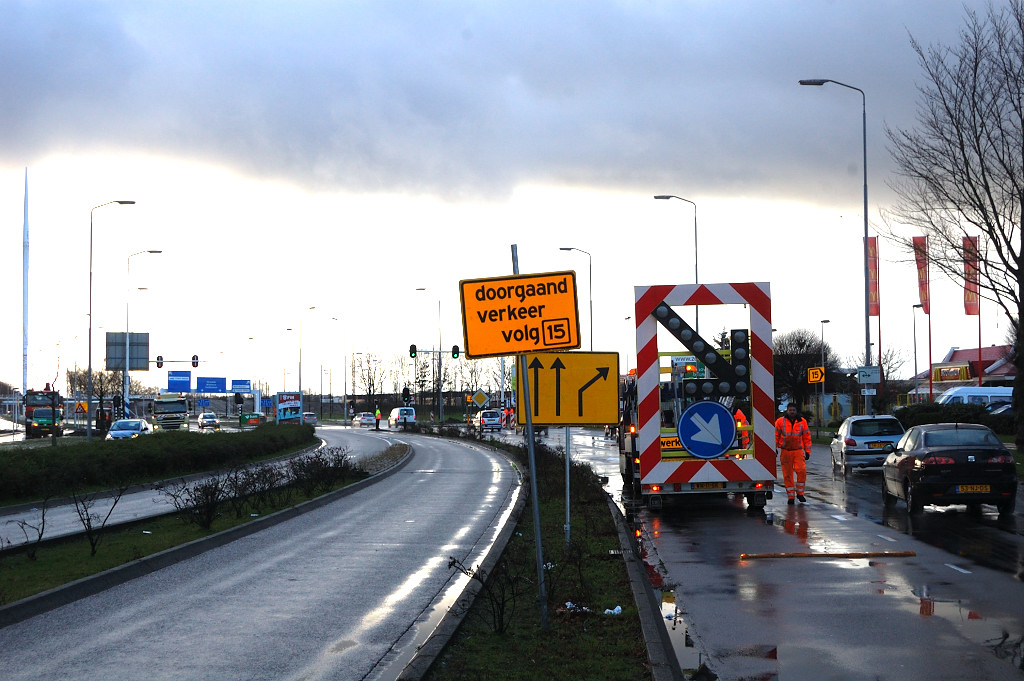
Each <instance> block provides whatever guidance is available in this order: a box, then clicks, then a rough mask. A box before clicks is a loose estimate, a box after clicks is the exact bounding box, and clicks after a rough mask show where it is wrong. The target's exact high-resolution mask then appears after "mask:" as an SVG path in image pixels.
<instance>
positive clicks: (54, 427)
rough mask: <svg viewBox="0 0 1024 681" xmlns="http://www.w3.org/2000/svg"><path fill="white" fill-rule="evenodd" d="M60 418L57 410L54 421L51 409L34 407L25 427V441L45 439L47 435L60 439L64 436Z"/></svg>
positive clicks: (60, 415) (60, 414)
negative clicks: (38, 438)
mask: <svg viewBox="0 0 1024 681" xmlns="http://www.w3.org/2000/svg"><path fill="white" fill-rule="evenodd" d="M62 416H63V414H62V413H61V410H60V409H58V410H57V418H56V419H54V417H53V409H51V408H50V407H36V408H35V409H33V410H32V415H31V417H30V418H29V420H28V424H27V425H26V427H25V437H26V439H31V438H34V437H46V436H47V435H56V436H57V437H60V436H61V435H63V434H64V424H63V421H62Z"/></svg>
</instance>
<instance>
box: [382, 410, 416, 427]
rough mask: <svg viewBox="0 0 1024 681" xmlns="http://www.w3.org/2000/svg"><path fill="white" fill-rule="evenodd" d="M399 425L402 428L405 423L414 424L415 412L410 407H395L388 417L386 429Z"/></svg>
mask: <svg viewBox="0 0 1024 681" xmlns="http://www.w3.org/2000/svg"><path fill="white" fill-rule="evenodd" d="M399 423H401V424H402V425H403V426H404V425H405V424H406V423H416V410H415V409H413V408H412V407H395V408H394V409H392V410H391V414H390V415H389V416H388V428H394V427H395V426H397V425H398V424H399Z"/></svg>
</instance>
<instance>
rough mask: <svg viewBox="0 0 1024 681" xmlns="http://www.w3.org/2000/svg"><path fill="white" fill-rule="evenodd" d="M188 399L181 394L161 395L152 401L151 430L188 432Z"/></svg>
mask: <svg viewBox="0 0 1024 681" xmlns="http://www.w3.org/2000/svg"><path fill="white" fill-rule="evenodd" d="M188 422H189V409H188V398H186V397H185V395H184V394H183V393H162V394H160V395H157V396H156V398H155V399H154V400H153V417H152V420H151V423H152V424H153V430H188V429H189V428H188Z"/></svg>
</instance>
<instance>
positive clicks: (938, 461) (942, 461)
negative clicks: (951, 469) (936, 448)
mask: <svg viewBox="0 0 1024 681" xmlns="http://www.w3.org/2000/svg"><path fill="white" fill-rule="evenodd" d="M919 463H920V465H922V466H941V465H948V464H951V463H956V460H955V459H953V458H952V457H949V456H934V455H933V456H926V457H924V458H923V459H919Z"/></svg>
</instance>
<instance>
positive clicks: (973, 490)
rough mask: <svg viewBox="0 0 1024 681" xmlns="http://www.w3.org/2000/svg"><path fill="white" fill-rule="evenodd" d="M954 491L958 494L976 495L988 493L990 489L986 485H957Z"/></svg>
mask: <svg viewBox="0 0 1024 681" xmlns="http://www.w3.org/2000/svg"><path fill="white" fill-rule="evenodd" d="M956 491H957V493H958V494H977V493H979V492H989V491H990V488H989V486H988V485H957V486H956Z"/></svg>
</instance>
